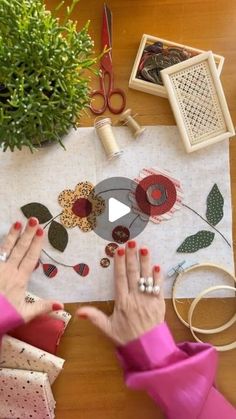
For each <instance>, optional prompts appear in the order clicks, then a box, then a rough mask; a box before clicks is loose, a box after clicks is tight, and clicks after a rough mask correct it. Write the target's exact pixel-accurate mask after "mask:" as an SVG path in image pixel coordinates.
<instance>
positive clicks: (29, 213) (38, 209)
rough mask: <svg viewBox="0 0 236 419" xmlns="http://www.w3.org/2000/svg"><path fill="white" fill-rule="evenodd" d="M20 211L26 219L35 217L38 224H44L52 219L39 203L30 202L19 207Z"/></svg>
mask: <svg viewBox="0 0 236 419" xmlns="http://www.w3.org/2000/svg"><path fill="white" fill-rule="evenodd" d="M21 211H22V212H23V214H24V215H25V217H26V218H30V217H36V218H38V220H39V223H40V224H44V223H46V222H47V221H49V220H51V219H52V218H53V216H52V214H51V213H50V211H49V210H48V209H47V208H46V207H45V206H44V205H42V204H40V203H39V202H31V203H30V204H27V205H24V206H23V207H21Z"/></svg>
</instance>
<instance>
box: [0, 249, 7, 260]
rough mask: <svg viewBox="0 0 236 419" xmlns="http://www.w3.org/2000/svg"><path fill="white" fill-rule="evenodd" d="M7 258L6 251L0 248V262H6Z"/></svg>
mask: <svg viewBox="0 0 236 419" xmlns="http://www.w3.org/2000/svg"><path fill="white" fill-rule="evenodd" d="M7 258H8V255H7V252H6V251H4V250H1V249H0V262H6V261H7Z"/></svg>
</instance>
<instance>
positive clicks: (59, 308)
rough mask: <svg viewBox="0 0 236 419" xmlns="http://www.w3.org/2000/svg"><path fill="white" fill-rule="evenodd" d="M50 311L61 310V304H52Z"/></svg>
mask: <svg viewBox="0 0 236 419" xmlns="http://www.w3.org/2000/svg"><path fill="white" fill-rule="evenodd" d="M52 309H53V311H58V310H62V307H61V304H58V303H54V304H53V305H52Z"/></svg>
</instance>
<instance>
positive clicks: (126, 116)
mask: <svg viewBox="0 0 236 419" xmlns="http://www.w3.org/2000/svg"><path fill="white" fill-rule="evenodd" d="M119 121H121V122H123V123H124V125H127V126H128V127H129V128H130V130H131V131H132V133H133V135H134V137H135V138H137V137H139V136H140V135H141V134H142V133H143V132H144V131H145V128H143V127H141V126H140V125H139V124H138V123H137V122H136V121H135V119H134V117H133V116H132V115H131V109H126V111H124V112H123V113H122V114H121V116H120V118H119Z"/></svg>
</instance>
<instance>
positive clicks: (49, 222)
mask: <svg viewBox="0 0 236 419" xmlns="http://www.w3.org/2000/svg"><path fill="white" fill-rule="evenodd" d="M61 214H62V212H60V214H57V215H56V216H55V217H53V218H51V220H49V221H48V223H47V224H45V226H44V227H43V229H44V230H45V228H46V227H47V226H48V225H49V224H51V222H52V221H53V220H55V219H56V218H58V217H60V215H61Z"/></svg>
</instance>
